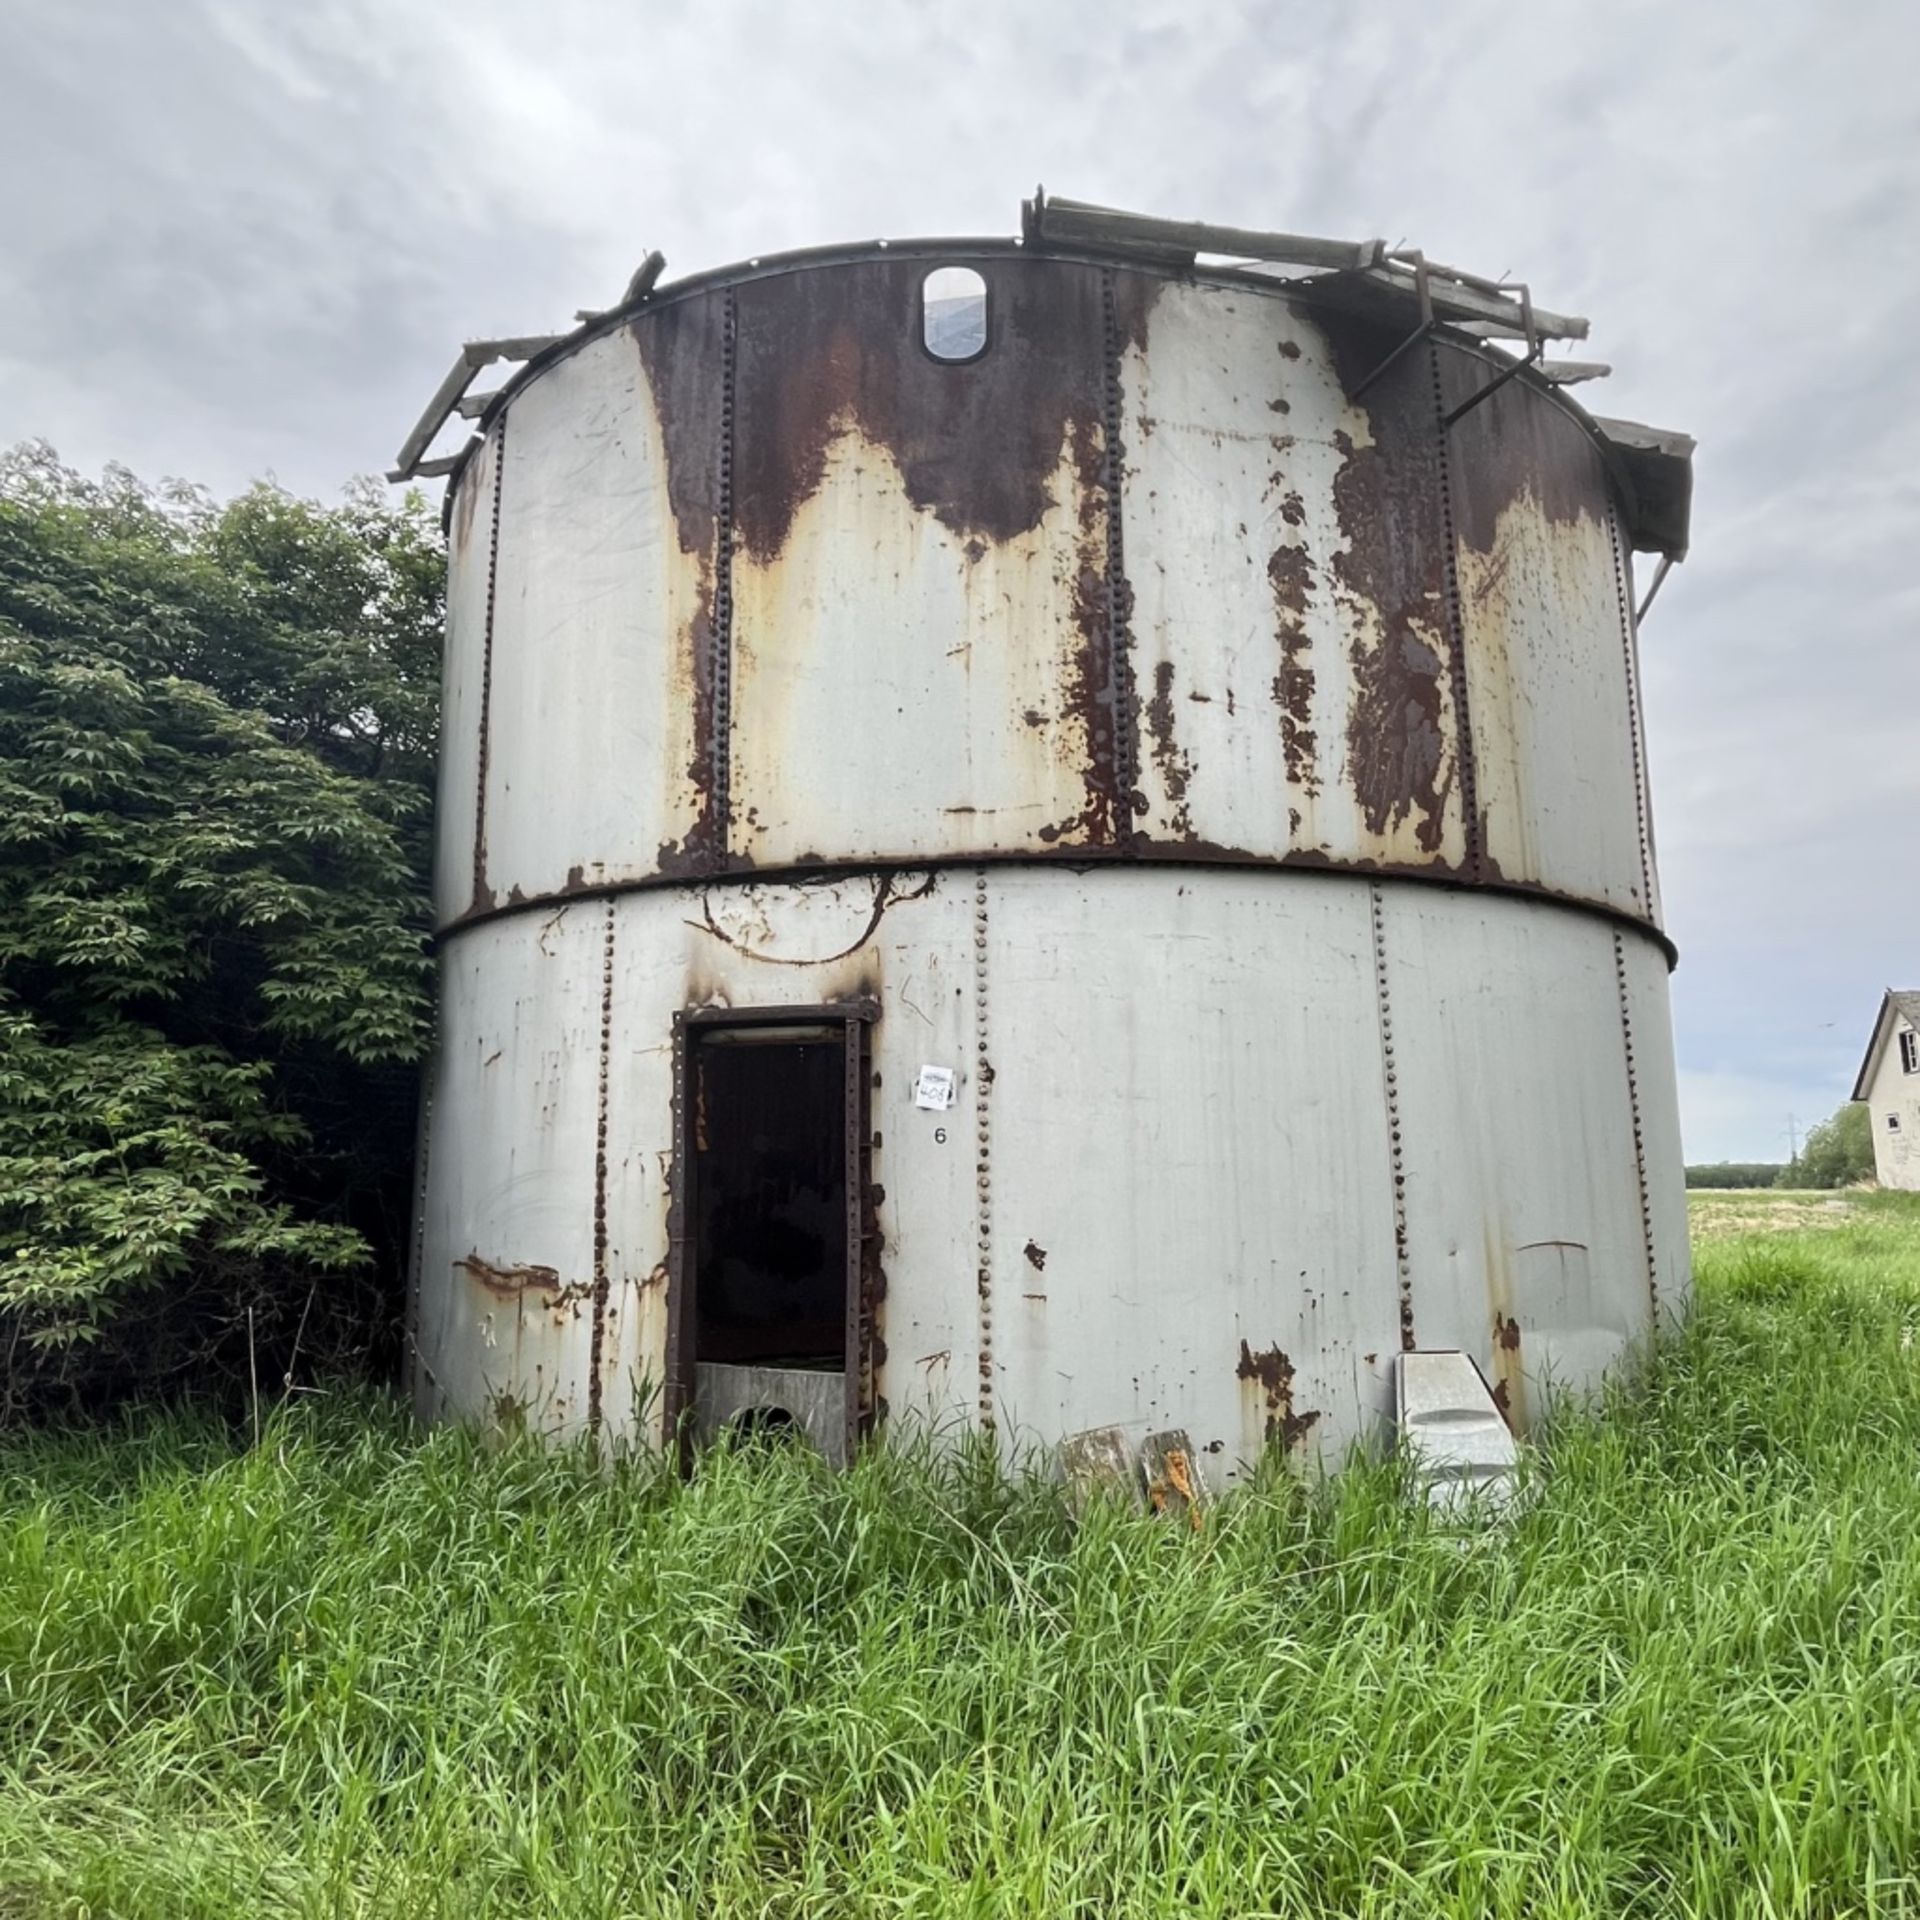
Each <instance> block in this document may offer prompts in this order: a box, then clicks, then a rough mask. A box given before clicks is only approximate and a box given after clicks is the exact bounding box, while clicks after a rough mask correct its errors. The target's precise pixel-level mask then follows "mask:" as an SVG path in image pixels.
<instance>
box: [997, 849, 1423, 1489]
mask: <svg viewBox="0 0 1920 1920" xmlns="http://www.w3.org/2000/svg"><path fill="white" fill-rule="evenodd" d="M1367 951H1368V931H1367V896H1366V889H1365V887H1364V886H1359V885H1350V884H1345V883H1341V884H1335V885H1327V884H1325V883H1322V882H1319V881H1317V880H1315V879H1313V878H1311V877H1298V878H1294V877H1288V876H1279V875H1259V874H1218V875H1204V876H1189V875H1180V874H1176V873H1172V872H1166V871H1147V872H1127V873H1107V872H1104V871H1103V872H1096V873H1092V874H1088V875H1086V876H1085V877H1084V878H1079V877H1074V878H1070V877H1068V876H1066V875H1054V874H1048V873H1045V872H1034V871H1018V872H1006V873H1003V874H1000V875H998V876H996V878H995V880H994V883H993V907H992V917H991V972H992V990H993V1070H994V1078H993V1106H994V1121H993V1125H994V1156H993V1168H994V1172H993V1221H994V1232H993V1327H994V1397H995V1401H996V1403H997V1405H998V1407H999V1409H1000V1413H1001V1425H1002V1430H1003V1434H1004V1435H1005V1436H1006V1438H1007V1440H1008V1442H1009V1444H1010V1445H1012V1446H1015V1447H1017V1446H1018V1445H1019V1443H1020V1442H1021V1441H1022V1440H1023V1439H1027V1440H1031V1439H1033V1438H1036V1437H1037V1438H1040V1439H1044V1440H1048V1441H1051V1440H1054V1439H1057V1438H1058V1437H1059V1436H1060V1435H1061V1434H1063V1433H1072V1432H1076V1431H1080V1430H1083V1429H1086V1428H1089V1427H1095V1426H1120V1427H1122V1428H1124V1429H1125V1430H1126V1431H1127V1432H1128V1434H1129V1435H1130V1436H1131V1437H1132V1439H1133V1440H1134V1441H1135V1442H1136V1444H1137V1443H1138V1442H1139V1441H1140V1440H1142V1439H1144V1438H1145V1436H1146V1435H1147V1434H1149V1433H1152V1432H1156V1431H1159V1430H1161V1429H1163V1428H1167V1427H1184V1428H1185V1429H1186V1431H1187V1432H1188V1434H1189V1435H1190V1436H1191V1438H1192V1440H1193V1443H1194V1446H1195V1448H1196V1449H1197V1451H1198V1453H1199V1456H1200V1458H1201V1460H1202V1461H1203V1462H1204V1463H1205V1469H1206V1473H1207V1477H1208V1479H1209V1480H1210V1481H1211V1482H1212V1483H1213V1484H1214V1485H1215V1486H1216V1487H1217V1486H1220V1485H1223V1484H1225V1483H1226V1482H1227V1481H1229V1480H1231V1479H1233V1478H1235V1477H1237V1476H1238V1475H1239V1474H1240V1473H1241V1472H1242V1471H1243V1470H1244V1469H1245V1467H1246V1466H1247V1464H1248V1463H1250V1462H1251V1461H1252V1460H1254V1459H1256V1458H1257V1457H1258V1456H1259V1454H1260V1452H1261V1450H1262V1448H1263V1447H1264V1446H1265V1445H1266V1444H1267V1442H1268V1440H1269V1438H1272V1439H1277V1440H1279V1441H1281V1442H1282V1443H1283V1444H1287V1445H1289V1446H1292V1447H1294V1448H1295V1449H1297V1450H1299V1451H1301V1452H1303V1453H1308V1454H1314V1455H1317V1456H1319V1457H1323V1458H1325V1459H1326V1460H1328V1461H1329V1462H1330V1463H1337V1462H1338V1460H1339V1459H1340V1458H1341V1456H1342V1454H1343V1452H1344V1451H1345V1449H1346V1447H1347V1446H1348V1445H1349V1444H1350V1443H1351V1442H1352V1441H1353V1440H1354V1439H1356V1438H1358V1437H1360V1435H1362V1434H1363V1433H1364V1432H1366V1431H1367V1430H1368V1429H1369V1428H1370V1426H1371V1425H1372V1423H1373V1422H1374V1421H1375V1420H1376V1419H1378V1418H1383V1417H1384V1415H1385V1413H1386V1409H1387V1405H1388V1392H1389V1386H1390V1381H1391V1371H1390V1368H1391V1362H1392V1359H1393V1355H1394V1353H1395V1352H1397V1350H1398V1338H1397V1332H1396V1329H1397V1325H1398V1309H1397V1305H1396V1296H1395V1278H1394V1256H1393V1237H1392V1204H1391V1190H1390V1185H1389V1160H1388V1144H1387V1130H1386V1115H1385V1103H1384V1098H1383V1094H1382V1086H1381V1079H1380V1074H1379V1070H1378V1053H1377V1046H1376V1038H1375V1035H1376V1028H1375V1017H1374V1003H1373V991H1372V982H1371V975H1370V971H1369V967H1368V963H1367Z"/></svg>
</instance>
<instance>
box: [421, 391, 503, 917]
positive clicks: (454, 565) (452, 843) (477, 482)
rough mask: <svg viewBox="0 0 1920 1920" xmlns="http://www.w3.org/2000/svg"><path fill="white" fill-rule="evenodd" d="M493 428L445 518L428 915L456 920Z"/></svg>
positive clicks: (476, 753)
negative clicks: (437, 746)
mask: <svg viewBox="0 0 1920 1920" xmlns="http://www.w3.org/2000/svg"><path fill="white" fill-rule="evenodd" d="M499 480H500V433H499V430H498V429H496V430H495V431H494V432H492V433H490V434H489V435H488V436H487V437H486V439H485V440H483V441H482V442H481V444H480V450H479V452H478V453H476V454H475V455H474V457H473V458H472V459H471V460H470V461H468V462H467V470H466V474H465V477H464V478H463V479H462V481H461V483H460V486H459V488H458V490H457V492H456V493H455V495H454V501H453V512H452V513H451V515H449V517H448V522H447V633H446V639H445V641H444V642H443V645H442V655H441V695H440V766H439V779H440V789H439V797H438V801H437V804H436V806H435V809H434V833H435V836H436V838H435V858H434V871H433V911H434V918H435V919H436V921H438V923H439V924H440V925H441V926H445V925H447V924H448V922H450V921H453V920H457V919H459V918H460V916H461V915H462V914H464V913H466V912H468V911H469V910H470V909H471V908H472V906H473V903H474V869H475V861H476V848H477V847H478V844H479V832H480V817H479V795H480V734H481V727H482V723H483V720H484V717H485V714H486V711H487V705H488V668H489V662H488V657H487V656H488V642H489V633H488V623H489V619H490V616H491V608H490V605H489V602H490V599H491V597H492V586H493V577H494V566H493V540H494V501H495V495H496V489H497V488H498V486H499Z"/></svg>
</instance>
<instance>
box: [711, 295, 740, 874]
mask: <svg viewBox="0 0 1920 1920" xmlns="http://www.w3.org/2000/svg"><path fill="white" fill-rule="evenodd" d="M739 339H740V316H739V310H738V303H737V302H736V301H735V299H734V297H733V292H732V289H731V288H729V289H728V292H727V297H726V301H725V305H724V309H723V311H722V313H721V317H720V454H719V476H718V486H717V488H716V491H717V494H718V498H717V499H716V501H715V502H714V526H715V533H714V540H715V544H716V546H717V547H718V549H719V550H718V552H716V553H715V555H714V560H713V567H714V581H713V618H712V620H711V621H710V622H709V626H708V633H707V685H708V686H709V688H711V690H712V700H713V739H712V743H711V751H712V756H713V757H712V760H711V762H710V764H709V769H708V787H707V806H708V809H709V811H710V814H711V818H710V820H709V821H708V822H707V824H706V829H705V833H704V835H703V838H704V840H705V842H706V845H707V848H708V851H709V854H710V857H711V859H712V862H713V864H714V866H715V867H716V868H719V869H724V868H725V867H726V866H727V865H728V864H729V862H730V860H731V858H732V851H733V549H734V497H733V496H734V489H733V453H734V413H735V406H736V400H737V394H738V387H739V370H740V369H739V362H740V354H739Z"/></svg>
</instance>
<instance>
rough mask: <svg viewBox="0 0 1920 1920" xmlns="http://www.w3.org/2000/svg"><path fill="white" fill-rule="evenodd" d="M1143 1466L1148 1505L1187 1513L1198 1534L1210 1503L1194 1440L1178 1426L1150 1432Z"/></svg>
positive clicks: (1143, 1445) (1144, 1444) (1177, 1513)
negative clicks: (1194, 1448) (1163, 1430)
mask: <svg viewBox="0 0 1920 1920" xmlns="http://www.w3.org/2000/svg"><path fill="white" fill-rule="evenodd" d="M1140 1465H1141V1467H1142V1469H1143V1470H1144V1471H1145V1473H1146V1477H1147V1505H1148V1506H1150V1507H1151V1508H1152V1509H1153V1511H1154V1512H1155V1513H1166V1514H1171V1515H1173V1516H1174V1517H1175V1518H1176V1519H1177V1518H1179V1516H1180V1515H1182V1514H1185V1515H1186V1517H1187V1524H1188V1525H1189V1526H1191V1527H1192V1528H1193V1530H1194V1531H1195V1532H1196V1533H1198V1532H1199V1530H1200V1526H1201V1522H1202V1517H1203V1515H1204V1513H1205V1510H1206V1504H1207V1483H1206V1482H1205V1481H1204V1480H1203V1479H1201V1477H1200V1463H1199V1461H1198V1459H1197V1458H1196V1457H1195V1455H1194V1451H1193V1442H1192V1441H1191V1440H1189V1439H1188V1438H1187V1436H1186V1434H1185V1433H1184V1432H1183V1431H1182V1430H1181V1429H1180V1428H1178V1427H1173V1428H1170V1429H1169V1430H1168V1431H1167V1432H1165V1433H1150V1434H1148V1435H1147V1437H1146V1439H1145V1440H1144V1441H1143V1442H1142V1443H1141V1446H1140Z"/></svg>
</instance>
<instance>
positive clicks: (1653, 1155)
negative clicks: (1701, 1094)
mask: <svg viewBox="0 0 1920 1920" xmlns="http://www.w3.org/2000/svg"><path fill="white" fill-rule="evenodd" d="M1620 961H1621V972H1622V975H1623V977H1624V980H1625V987H1626V992H1625V1004H1626V1014H1627V1023H1628V1028H1627V1033H1625V1034H1623V1036H1622V1039H1623V1044H1624V1042H1625V1040H1626V1039H1627V1038H1629V1037H1630V1038H1631V1041H1632V1045H1633V1090H1632V1091H1633V1102H1634V1106H1635V1109H1636V1112H1637V1114H1638V1118H1639V1123H1640V1152H1641V1160H1642V1165H1643V1167H1644V1172H1645V1182H1646V1209H1647V1229H1648V1232H1649V1233H1650V1235H1651V1236H1652V1245H1653V1285H1654V1300H1655V1304H1656V1306H1657V1307H1658V1310H1659V1313H1660V1316H1661V1318H1662V1319H1669V1318H1677V1317H1678V1316H1680V1315H1681V1314H1683V1313H1685V1312H1686V1310H1687V1306H1688V1303H1689V1302H1690V1301H1691V1299H1692V1297H1693V1265H1692V1260H1691V1258H1690V1251H1689V1243H1688V1236H1687V1183H1686V1168H1685V1164H1684V1155H1683V1153H1682V1150H1681V1143H1680V1089H1679V1080H1678V1076H1677V1074H1676V1071H1675V1067H1674V1058H1673V1013H1672V1008H1671V1005H1670V1002H1669V989H1668V972H1667V963H1666V956H1665V955H1664V954H1663V953H1661V952H1659V951H1658V950H1657V949H1655V948H1653V947H1651V946H1649V945H1648V943H1647V942H1645V941H1643V940H1635V939H1634V938H1633V937H1632V935H1630V934H1626V935H1623V936H1622V937H1621V940H1620Z"/></svg>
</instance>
